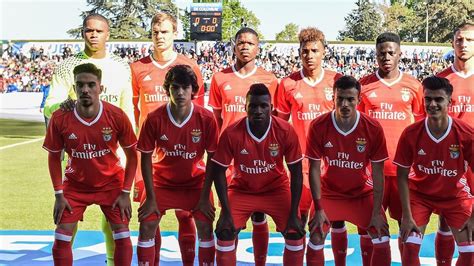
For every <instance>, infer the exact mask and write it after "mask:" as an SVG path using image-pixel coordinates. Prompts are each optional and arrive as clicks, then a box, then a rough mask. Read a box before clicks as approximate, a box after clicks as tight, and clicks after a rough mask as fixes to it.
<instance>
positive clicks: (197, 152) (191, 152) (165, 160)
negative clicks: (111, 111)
mask: <svg viewBox="0 0 474 266" xmlns="http://www.w3.org/2000/svg"><path fill="white" fill-rule="evenodd" d="M218 132H219V131H218V129H217V124H216V121H215V120H214V116H213V114H212V113H211V112H210V111H208V110H206V109H205V108H204V107H202V106H199V105H194V104H193V109H192V110H191V113H190V114H189V116H188V117H187V118H186V119H185V120H184V121H183V122H182V123H181V124H178V123H177V122H176V121H175V120H174V118H173V116H172V115H171V111H170V104H167V105H163V106H160V107H159V108H158V109H156V110H155V111H153V112H151V113H150V114H149V115H148V117H147V119H146V120H145V123H144V126H143V130H142V132H141V133H140V138H139V140H138V145H137V149H138V150H139V151H141V152H143V153H152V152H153V151H155V155H154V156H156V158H155V159H154V160H153V181H154V185H155V187H161V188H201V187H202V185H203V182H204V176H205V164H204V162H203V156H204V152H205V151H207V152H214V151H215V150H216V147H217V136H218Z"/></svg>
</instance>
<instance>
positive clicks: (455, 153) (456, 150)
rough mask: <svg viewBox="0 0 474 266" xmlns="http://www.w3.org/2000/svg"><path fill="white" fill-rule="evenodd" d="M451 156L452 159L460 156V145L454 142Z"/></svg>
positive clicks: (450, 148)
mask: <svg viewBox="0 0 474 266" xmlns="http://www.w3.org/2000/svg"><path fill="white" fill-rule="evenodd" d="M449 157H451V159H457V158H459V145H456V144H452V145H451V147H449Z"/></svg>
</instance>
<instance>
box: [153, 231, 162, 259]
mask: <svg viewBox="0 0 474 266" xmlns="http://www.w3.org/2000/svg"><path fill="white" fill-rule="evenodd" d="M160 249H161V231H160V226H159V225H158V227H157V228H156V233H155V264H154V265H160Z"/></svg>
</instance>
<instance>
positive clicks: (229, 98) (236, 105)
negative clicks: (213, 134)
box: [209, 66, 278, 131]
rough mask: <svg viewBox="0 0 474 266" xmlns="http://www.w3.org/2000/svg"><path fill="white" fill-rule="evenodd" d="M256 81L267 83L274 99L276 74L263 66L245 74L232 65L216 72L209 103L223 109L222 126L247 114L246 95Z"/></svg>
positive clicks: (223, 127) (225, 126)
mask: <svg viewBox="0 0 474 266" xmlns="http://www.w3.org/2000/svg"><path fill="white" fill-rule="evenodd" d="M254 83H263V84H265V85H266V86H267V87H268V89H269V90H270V93H271V95H272V101H274V100H273V98H274V95H275V92H276V88H277V86H278V80H277V79H276V77H275V75H273V74H272V73H271V72H268V71H266V70H264V69H262V68H259V67H255V69H254V70H253V71H252V72H250V73H248V74H247V75H245V76H243V75H241V74H240V73H239V72H237V71H236V70H235V68H234V67H233V66H232V67H230V68H226V69H224V70H222V71H221V72H218V73H216V74H214V76H213V77H212V81H211V88H210V95H209V105H210V106H211V107H212V108H213V109H217V110H221V116H222V120H223V122H222V128H221V131H222V130H224V129H225V128H227V127H228V126H229V125H230V124H232V123H234V122H236V121H237V120H239V119H240V118H242V117H244V116H246V112H245V102H246V99H245V95H246V94H247V91H248V90H249V88H250V86H251V85H252V84H254Z"/></svg>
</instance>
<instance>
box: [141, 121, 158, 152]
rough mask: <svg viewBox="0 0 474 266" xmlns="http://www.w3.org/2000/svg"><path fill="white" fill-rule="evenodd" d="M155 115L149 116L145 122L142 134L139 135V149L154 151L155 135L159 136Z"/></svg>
mask: <svg viewBox="0 0 474 266" xmlns="http://www.w3.org/2000/svg"><path fill="white" fill-rule="evenodd" d="M154 118H155V117H154V116H148V117H147V118H146V119H145V122H144V123H143V127H142V130H141V131H140V136H139V137H138V144H137V150H139V151H140V152H143V153H152V152H153V151H154V150H155V147H156V140H155V136H158V132H157V129H156V128H155V123H156V119H154Z"/></svg>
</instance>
